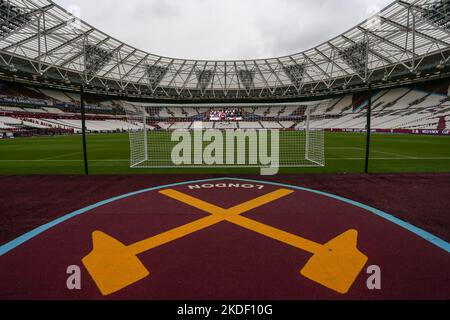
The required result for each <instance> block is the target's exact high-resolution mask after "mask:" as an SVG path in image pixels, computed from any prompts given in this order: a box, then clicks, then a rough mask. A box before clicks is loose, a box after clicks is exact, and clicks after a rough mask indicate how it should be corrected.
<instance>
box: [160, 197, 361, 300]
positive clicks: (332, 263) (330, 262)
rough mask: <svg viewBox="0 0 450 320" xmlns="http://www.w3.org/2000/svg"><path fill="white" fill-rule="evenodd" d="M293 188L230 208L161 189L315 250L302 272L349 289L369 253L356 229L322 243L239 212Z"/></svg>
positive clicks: (325, 283)
mask: <svg viewBox="0 0 450 320" xmlns="http://www.w3.org/2000/svg"><path fill="white" fill-rule="evenodd" d="M292 192H293V191H291V190H288V189H279V190H277V191H275V192H272V193H270V194H268V195H266V196H263V197H260V198H256V199H254V200H250V201H248V202H245V203H243V204H241V205H238V206H235V207H233V208H230V209H222V208H219V207H217V206H214V205H212V204H210V203H208V202H205V201H203V200H199V199H196V198H194V197H191V196H189V195H186V194H184V193H181V192H178V191H176V190H172V189H169V190H164V191H161V192H160V193H162V194H164V195H166V196H168V197H170V198H173V199H175V200H178V201H180V202H183V203H185V204H188V205H190V206H193V207H195V208H197V209H200V210H203V211H205V212H208V213H210V214H211V215H213V216H217V217H221V218H224V219H225V220H226V221H228V222H230V223H233V224H235V225H238V226H240V227H242V228H245V229H248V230H251V231H253V232H256V233H259V234H261V235H264V236H266V237H269V238H271V239H274V240H277V241H279V242H282V243H285V244H288V245H290V246H293V247H295V248H298V249H301V250H304V251H307V252H309V253H312V254H313V256H312V257H311V258H310V260H309V261H308V263H307V264H306V265H305V266H304V268H302V270H301V271H300V273H301V274H302V275H303V276H305V277H306V278H308V279H310V280H313V281H315V282H317V283H320V284H322V285H323V286H325V287H327V288H330V289H332V290H334V291H337V292H339V293H347V292H348V290H349V289H350V287H351V286H352V285H353V282H354V281H355V280H356V277H357V276H358V275H359V274H360V273H361V271H362V268H363V267H364V265H365V264H366V263H367V260H368V258H367V256H365V255H364V254H363V253H361V252H360V251H359V250H358V248H357V238H358V231H357V230H348V231H347V232H345V233H343V234H341V235H339V236H338V237H336V238H335V239H333V240H331V241H329V242H327V243H326V244H324V245H322V244H319V243H317V242H314V241H311V240H308V239H305V238H302V237H299V236H297V235H295V234H291V233H289V232H286V231H283V230H280V229H277V228H274V227H271V226H268V225H266V224H264V223H261V222H258V221H255V220H252V219H249V218H246V217H243V216H241V215H240V214H241V213H242V210H245V211H248V210H251V209H253V208H256V207H259V206H261V205H262V204H265V203H269V202H271V201H274V200H276V199H278V198H281V197H283V196H286V195H288V194H290V193H292Z"/></svg>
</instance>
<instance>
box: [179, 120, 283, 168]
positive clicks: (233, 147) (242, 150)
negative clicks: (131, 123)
mask: <svg viewBox="0 0 450 320" xmlns="http://www.w3.org/2000/svg"><path fill="white" fill-rule="evenodd" d="M171 140H172V142H177V144H176V145H175V146H174V147H173V149H172V153H171V160H172V163H173V164H174V165H176V166H200V165H207V166H224V167H225V166H228V167H261V175H264V176H269V175H276V174H277V173H278V171H279V168H280V132H279V130H276V129H273V130H262V129H246V130H242V129H240V130H237V129H227V130H218V129H203V128H202V125H201V123H198V124H197V123H194V131H193V133H192V130H185V129H179V130H175V131H174V132H172V138H171ZM269 151H270V152H269Z"/></svg>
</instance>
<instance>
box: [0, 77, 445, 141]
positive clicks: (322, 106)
mask: <svg viewBox="0 0 450 320" xmlns="http://www.w3.org/2000/svg"><path fill="white" fill-rule="evenodd" d="M449 88H450V81H448V80H447V81H446V82H434V83H425V84H423V85H415V86H408V87H400V88H393V89H385V90H380V91H377V92H374V94H373V96H372V128H373V129H375V130H447V129H449V128H450V125H449V121H450V98H449V92H450V89H449ZM368 98H369V97H368V96H367V94H353V95H344V96H340V97H332V98H330V99H325V100H320V101H316V102H305V103H304V104H302V103H300V104H299V105H290V104H286V105H282V104H279V105H274V106H270V107H267V106H264V107H258V106H255V107H245V108H242V109H238V108H232V109H230V108H229V109H221V110H212V109H211V108H206V107H201V106H198V107H193V106H188V107H174V106H170V107H164V106H161V107H156V108H151V110H154V111H148V110H149V109H147V116H148V119H149V120H148V121H149V124H148V128H149V129H150V130H153V129H163V130H176V129H189V128H192V126H193V122H194V121H202V122H203V124H202V125H203V128H205V129H209V128H215V129H237V128H241V129H298V130H301V129H303V128H304V126H305V118H306V115H305V107H306V106H309V107H310V110H311V113H310V115H311V117H312V119H313V121H311V124H310V126H311V128H313V129H314V128H318V129H319V128H320V129H325V130H343V131H344V130H348V129H350V130H364V129H365V128H366V112H367V111H366V110H367V104H368ZM79 99H80V96H79V94H76V93H67V92H62V91H57V90H50V89H41V88H32V87H25V86H21V85H19V84H9V83H0V129H2V131H13V132H25V131H30V130H32V131H33V132H34V133H35V134H40V133H41V134H49V133H55V132H57V133H79V132H80V131H81V117H80V113H79V110H80V108H79ZM87 102H88V105H87V106H86V108H87V121H86V127H87V130H88V131H90V132H124V131H127V130H138V129H140V128H142V123H140V124H139V123H128V122H127V120H126V116H125V112H124V110H123V109H122V108H121V106H122V105H123V104H124V103H125V102H123V101H118V100H108V99H105V98H102V97H94V96H92V97H91V96H89V99H87ZM133 105H134V106H149V105H150V104H146V103H137V102H135V103H133Z"/></svg>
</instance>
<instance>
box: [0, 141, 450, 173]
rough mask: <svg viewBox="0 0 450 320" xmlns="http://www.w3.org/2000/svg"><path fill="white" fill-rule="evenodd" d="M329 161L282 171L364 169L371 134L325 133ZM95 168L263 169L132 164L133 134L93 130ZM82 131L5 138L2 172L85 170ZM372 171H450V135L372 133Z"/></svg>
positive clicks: (1, 146) (93, 170)
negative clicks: (79, 132)
mask: <svg viewBox="0 0 450 320" xmlns="http://www.w3.org/2000/svg"><path fill="white" fill-rule="evenodd" d="M325 153H326V166H325V167H322V168H282V169H281V170H280V172H281V173H344V172H347V173H358V172H363V170H364V157H365V135H364V134H356V133H326V134H325ZM88 158H89V168H90V172H91V173H92V174H148V173H210V174H212V173H217V174H239V173H259V170H258V169H245V168H244V169H242V168H241V169H229V168H228V169H227V168H223V169H204V168H202V169H157V170H156V169H130V168H129V140H128V135H127V134H97V135H89V136H88ZM82 159H83V156H82V144H81V136H57V137H37V138H18V139H10V140H7V139H4V140H0V174H3V175H9V174H82V173H83V160H82ZM370 171H371V172H373V173H381V172H383V173H389V172H450V137H448V136H413V135H386V134H374V135H373V136H372V149H371V161H370Z"/></svg>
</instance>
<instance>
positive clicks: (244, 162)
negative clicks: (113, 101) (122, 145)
mask: <svg viewBox="0 0 450 320" xmlns="http://www.w3.org/2000/svg"><path fill="white" fill-rule="evenodd" d="M328 106H329V103H328V102H327V101H325V102H324V101H321V102H315V103H308V104H300V103H297V104H292V103H291V104H211V105H186V104H184V105H176V104H144V103H131V102H123V107H124V109H125V111H126V115H127V120H128V129H129V137H130V166H131V167H132V168H179V167H182V168H198V167H210V168H218V167H229V168H236V167H238V168H239V167H242V168H246V167H259V168H263V167H270V166H277V167H320V166H324V165H325V155H324V130H323V128H322V123H324V121H326V119H325V118H324V116H323V115H324V114H325V110H326V109H327V108H328Z"/></svg>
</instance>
